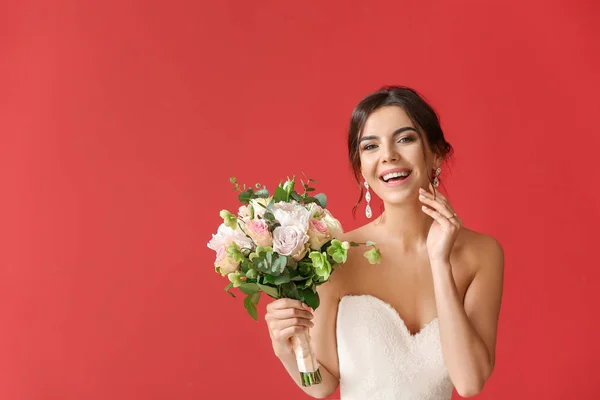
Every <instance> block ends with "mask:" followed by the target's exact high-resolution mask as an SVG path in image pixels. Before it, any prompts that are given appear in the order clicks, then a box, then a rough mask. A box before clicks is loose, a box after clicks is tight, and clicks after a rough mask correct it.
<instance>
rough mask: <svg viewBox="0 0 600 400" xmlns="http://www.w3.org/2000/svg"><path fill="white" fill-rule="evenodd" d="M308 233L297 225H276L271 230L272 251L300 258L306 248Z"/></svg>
mask: <svg viewBox="0 0 600 400" xmlns="http://www.w3.org/2000/svg"><path fill="white" fill-rule="evenodd" d="M308 239H309V238H308V235H307V234H306V233H305V232H304V231H303V230H302V229H300V228H298V227H297V226H278V227H277V228H275V230H274V231H273V251H275V252H276V253H279V254H281V255H284V256H290V257H292V258H293V259H294V260H296V261H299V260H301V259H302V258H303V257H304V255H305V254H306V252H307V250H308V248H307V246H306V243H307V242H308Z"/></svg>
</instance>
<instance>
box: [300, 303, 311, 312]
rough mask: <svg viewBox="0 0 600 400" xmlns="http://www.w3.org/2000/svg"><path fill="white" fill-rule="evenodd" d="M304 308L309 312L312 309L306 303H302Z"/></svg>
mask: <svg viewBox="0 0 600 400" xmlns="http://www.w3.org/2000/svg"><path fill="white" fill-rule="evenodd" d="M302 307H304V308H306V309H307V310H308V309H310V307H309V306H308V304H306V303H302Z"/></svg>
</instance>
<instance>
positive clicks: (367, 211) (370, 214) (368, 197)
mask: <svg viewBox="0 0 600 400" xmlns="http://www.w3.org/2000/svg"><path fill="white" fill-rule="evenodd" d="M365 188H366V189H367V193H365V200H366V201H367V209H366V210H365V215H366V216H367V218H371V217H372V216H373V212H372V211H371V204H370V203H371V192H369V183H368V182H367V181H366V180H365Z"/></svg>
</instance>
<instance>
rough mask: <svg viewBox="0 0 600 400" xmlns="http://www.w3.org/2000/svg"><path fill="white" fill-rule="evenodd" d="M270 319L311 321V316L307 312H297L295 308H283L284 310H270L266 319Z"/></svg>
mask: <svg viewBox="0 0 600 400" xmlns="http://www.w3.org/2000/svg"><path fill="white" fill-rule="evenodd" d="M267 316H268V317H269V318H270V319H289V318H304V319H309V320H310V319H313V314H312V313H311V312H310V311H308V310H299V309H297V308H285V309H276V310H271V311H269V313H268V314H267V315H265V318H266V317H267Z"/></svg>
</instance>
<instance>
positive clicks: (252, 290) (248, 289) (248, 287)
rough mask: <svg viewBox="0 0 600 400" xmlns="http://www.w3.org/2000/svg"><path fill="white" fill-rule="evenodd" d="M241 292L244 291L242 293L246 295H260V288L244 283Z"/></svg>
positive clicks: (253, 284) (254, 284)
mask: <svg viewBox="0 0 600 400" xmlns="http://www.w3.org/2000/svg"><path fill="white" fill-rule="evenodd" d="M239 288H240V290H241V291H242V293H245V294H254V293H258V291H259V288H258V286H257V285H256V283H242V284H241V285H240V286H239Z"/></svg>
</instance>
